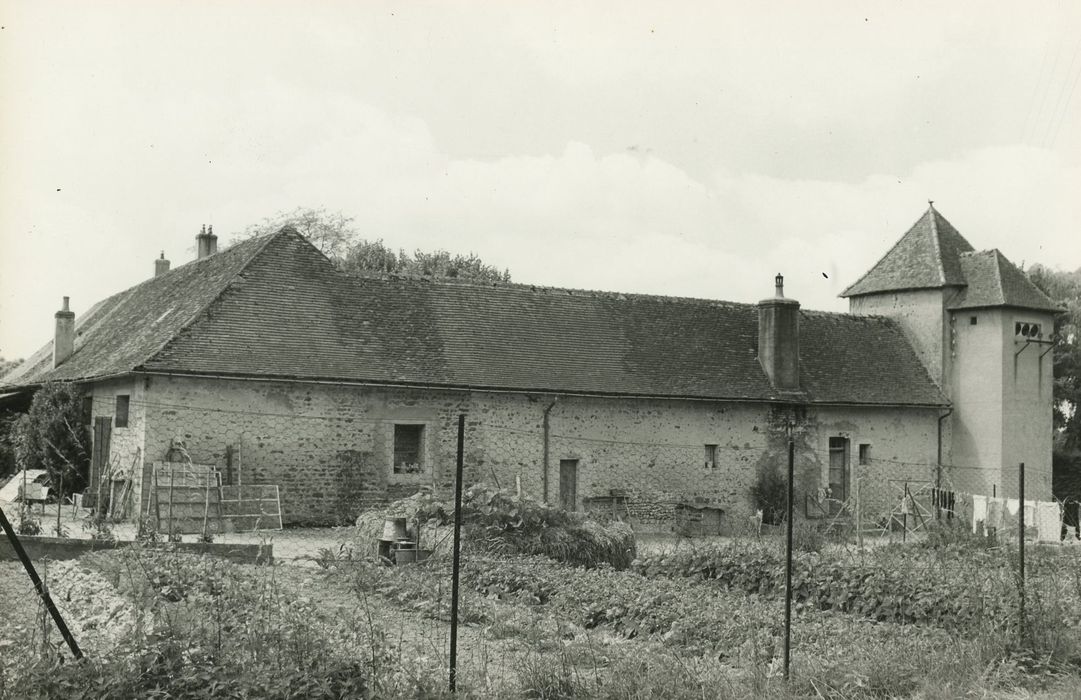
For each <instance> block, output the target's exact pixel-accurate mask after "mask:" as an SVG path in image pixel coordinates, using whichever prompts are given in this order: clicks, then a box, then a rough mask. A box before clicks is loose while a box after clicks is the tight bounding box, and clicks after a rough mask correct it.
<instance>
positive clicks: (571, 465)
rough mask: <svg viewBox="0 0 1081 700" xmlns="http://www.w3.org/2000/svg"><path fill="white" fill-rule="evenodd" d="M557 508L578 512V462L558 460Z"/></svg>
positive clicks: (574, 460) (575, 460)
mask: <svg viewBox="0 0 1081 700" xmlns="http://www.w3.org/2000/svg"><path fill="white" fill-rule="evenodd" d="M559 506H560V507H561V508H562V509H563V510H569V511H575V510H578V460H577V459H561V460H559Z"/></svg>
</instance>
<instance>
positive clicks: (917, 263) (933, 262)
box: [841, 206, 973, 297]
mask: <svg viewBox="0 0 1081 700" xmlns="http://www.w3.org/2000/svg"><path fill="white" fill-rule="evenodd" d="M971 250H973V248H972V245H971V244H970V243H969V242H968V241H966V240H965V238H964V236H962V235H961V234H960V233H958V231H957V229H955V228H954V227H953V225H952V224H951V223H950V222H949V221H946V217H944V216H942V214H939V213H938V210H936V209H935V208H934V207H933V206H932V207H928V208H927V211H926V212H924V214H923V216H921V217H920V218H919V220H918V221H917V222H916V223H915V224H913V225H912V228H910V229H909V230H908V232H906V233H905V235H904V236H902V237H901V239H900V240H899V241H897V243H895V244H894V246H893V247H892V248H890V249H889V251H888V252H887V253H886V254H885V255H883V256H882V259H881V260H879V261H878V262H877V263H875V265H874V267H872V268H871V269H870V270H868V271H867V273H866V274H865V275H863V277H860V278H859V279H858V280H856V282H855V283H853V284H852V285H850V286H849V287H848V289H846V290H844V291H843V292H842V293H841V296H843V297H851V296H859V295H862V294H874V293H877V292H887V291H899V290H903V289H929V288H931V289H937V288H941V287H947V286H952V285H957V286H960V285H964V284H965V277H964V271H963V270H962V269H961V261H960V256H961V254H962V253H967V252H969V251H971Z"/></svg>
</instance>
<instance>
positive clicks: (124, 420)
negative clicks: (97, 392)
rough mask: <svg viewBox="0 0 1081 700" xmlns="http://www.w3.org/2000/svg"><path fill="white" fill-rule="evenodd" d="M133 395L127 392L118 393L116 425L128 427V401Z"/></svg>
mask: <svg viewBox="0 0 1081 700" xmlns="http://www.w3.org/2000/svg"><path fill="white" fill-rule="evenodd" d="M130 399H131V397H130V396H128V395H127V394H117V395H116V427H118V428H126V427H128V403H129V402H130Z"/></svg>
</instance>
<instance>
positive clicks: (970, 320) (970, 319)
mask: <svg viewBox="0 0 1081 700" xmlns="http://www.w3.org/2000/svg"><path fill="white" fill-rule="evenodd" d="M979 320H980V319H979V318H977V317H976V316H969V317H968V325H970V326H975V325H976V323H977V322H979Z"/></svg>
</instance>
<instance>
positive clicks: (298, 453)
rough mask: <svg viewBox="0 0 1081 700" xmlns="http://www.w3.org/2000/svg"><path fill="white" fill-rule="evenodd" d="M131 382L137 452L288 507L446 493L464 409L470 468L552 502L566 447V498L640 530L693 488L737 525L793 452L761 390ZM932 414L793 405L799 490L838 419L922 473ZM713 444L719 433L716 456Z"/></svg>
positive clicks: (298, 515)
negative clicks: (408, 460)
mask: <svg viewBox="0 0 1081 700" xmlns="http://www.w3.org/2000/svg"><path fill="white" fill-rule="evenodd" d="M139 382H140V383H142V385H143V393H144V399H143V400H142V402H141V407H142V410H143V411H144V414H145V432H144V435H143V439H142V445H143V455H144V462H145V463H146V464H150V463H152V462H153V461H156V460H161V459H162V458H163V457H164V455H165V453H166V451H167V450H168V449H169V445H170V442H171V441H172V440H173V439H174V438H179V439H181V440H183V441H184V443H185V445H186V447H187V450H188V452H189V454H190V455H191V458H192V460H193V461H194V462H196V463H200V464H212V465H216V466H218V467H219V468H220V469H221V470H222V472H223V473H224V474H226V479H227V480H228V481H231V482H232V483H238V482H240V483H248V484H256V483H259V484H278V485H279V486H280V487H281V498H282V509H283V516H284V520H285V522H287V523H289V522H293V523H296V522H307V523H313V522H326V523H341V522H349V521H351V520H352V519H353V518H355V517H356V515H357V514H358V513H359V512H361V511H362V510H364V509H365V508H370V507H373V506H376V505H380V504H383V503H385V502H387V501H388V500H391V499H394V498H399V497H403V496H407V495H410V494H412V493H414V492H415V491H416V490H418V489H419V488H421V487H427V488H431V489H434V490H436V491H438V492H441V493H443V494H446V495H449V494H450V492H451V489H452V487H453V475H454V467H455V455H456V444H457V442H456V441H457V419H458V415H459V414H461V413H465V414H466V415H467V421H466V434H465V463H466V467H467V471H466V481H467V483H474V482H477V481H484V482H488V483H492V484H498V485H499V486H500V487H502V488H505V489H511V490H517V491H520V492H521V493H523V494H525V495H528V496H530V497H533V498H537V499H538V500H543V499H545V498H547V500H548V501H549V502H550V503H553V504H559V502H560V497H561V489H560V463H561V461H564V460H575V461H576V467H577V483H576V492H577V493H576V499H575V502H574V504H573V506H574V507H575V508H576V509H579V510H595V511H602V512H617V513H618V514H619V515H622V516H625V517H628V518H629V519H630V520H631V521H632V522H633V523H635V525H636V526H637V527H638V528H639V529H644V530H671V529H674V528H677V527H678V526H679V523H680V518H681V517H685V513H686V511H687V509H686V508H685V507H684V506H685V505H688V504H689V505H691V506H694V507H695V508H698V509H709V512H710V516H709V518H703V522H710V523H712V522H717V523H719V525H718V527H719V529H720V530H724V531H731V530H733V529H738V528H739V527H740V526H741V525H742V523H744V522H745V518H746V517H747V516H749V515H750V514H751V513H752V512H753V510H754V506H753V504H752V502H751V499H750V496H749V492H750V488H751V485H752V484H753V483H754V481H755V479H756V478H757V475H758V473H759V472H760V471H761V470H763V469H776V470H782V469H783V468H784V466H785V464H786V455H787V452H786V449H787V448H786V445H787V443H786V430H787V421H788V415H789V414H788V412H787V411H785V410H783V409H776V408H772V407H771V406H769V405H766V404H749V403H726V402H711V401H678V400H672V401H651V400H644V399H621V398H589V397H573V396H560V397H554V396H549V395H526V394H520V393H495V392H464V391H449V390H443V389H418V388H412V389H410V388H380V387H363V386H343V385H335V384H316V383H299V382H257V381H245V380H217V379H195V378H176V377H163V376H152V377H147V378H145V380H144V379H140V380H139ZM546 413H547V416H548V419H547V421H546V420H545V414H546ZM935 416H936V414H935V412H934V411H928V410H922V411H916V410H906V409H859V408H849V409H832V408H821V409H814V410H811V411H809V412H803V413H801V414H800V415H799V416H797V418H798V422H799V425H800V426H801V427H800V428H799V429H798V430H797V445H798V454H797V488H798V490H799V496H798V498H800V499H803V498H804V496H805V495H806V494H812V495H813V494H815V493H816V491H817V489H819V488H821V484H822V483H823V479H824V476H823V475H824V474H825V472H824V469H825V467H824V465H828V438H829V436H830V435H833V434H845V435H849V436H851V439H852V443H853V445H854V446H855V445H856V444H858V441H860V440H863V441H868V442H871V443H872V444H873V445H874V454H875V455H876V456H880V457H881V458H882V459H887V458H888V459H890V460H893V461H892V462H890V463H888V466H887V463H886V462H882V465H881V469H882V470H883V474H886V473H888V474H890V475H891V476H900V477H903V476H904V475H905V474H907V473H908V472H904V473H902V470H901V469H900V468H899V467H898V466H897V463H901V462H906V463H919V464H920V465H921V466H920V467H919V469H921V470H922V472H921V473H926V472H927V469H928V468H927V466H926V465H927V464H928V463H931V462H933V460H934V456H935V438H936V432H935V431H936V429H937V426H936V418H935ZM396 423H413V424H416V423H419V424H422V425H424V426H425V427H424V441H423V442H424V445H423V470H422V472H421V473H419V474H416V475H412V474H410V475H402V474H394V473H393V470H392V467H391V464H392V453H393V434H394V425H395V424H396ZM546 423H547V440H546V437H545V425H546ZM546 441H547V455H548V459H547V469H545V467H544V456H545V443H546ZM706 445H715V446H716V447H715V448H713V453H714V459H713V461H712V463H707V449H706ZM230 447H231V448H232V450H231V454H232V457H231V460H230V457H229V454H230V450H229V448H230ZM855 449H856V448H855V447H853V455H855ZM146 473H148V471H147V472H146ZM802 502H803V501H802V500H801V501H800V503H802ZM143 507H144V508H145V503H143ZM716 509H719V510H720V511H721V512H722V515H720V516H719V518H717V517H715V515H714V514H715V512H716Z"/></svg>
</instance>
